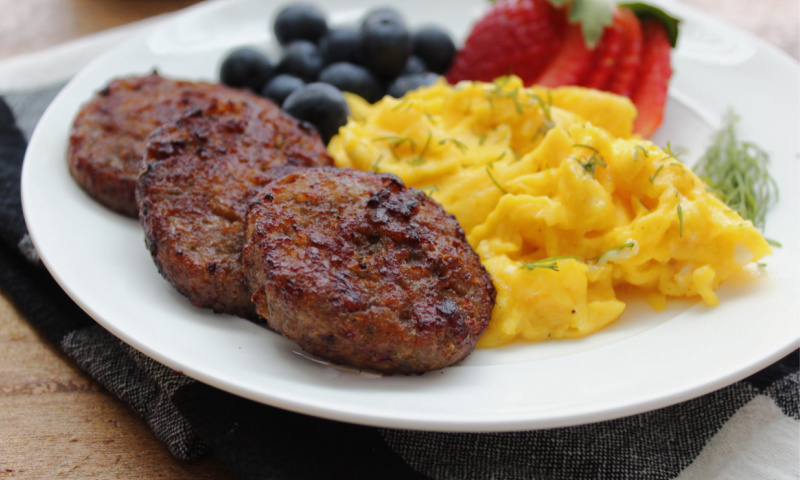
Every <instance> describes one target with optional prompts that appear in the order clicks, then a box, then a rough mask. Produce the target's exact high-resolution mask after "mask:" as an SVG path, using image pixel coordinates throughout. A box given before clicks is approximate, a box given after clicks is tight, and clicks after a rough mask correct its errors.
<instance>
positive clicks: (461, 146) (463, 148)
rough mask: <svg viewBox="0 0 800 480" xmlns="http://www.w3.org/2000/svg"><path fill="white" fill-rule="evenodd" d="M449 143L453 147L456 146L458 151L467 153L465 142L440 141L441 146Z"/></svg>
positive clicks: (445, 139) (452, 139)
mask: <svg viewBox="0 0 800 480" xmlns="http://www.w3.org/2000/svg"><path fill="white" fill-rule="evenodd" d="M447 142H450V143H452V144H453V145H455V146H456V148H457V149H459V150H461V153H464V152H466V151H467V146H466V145H465V144H464V142H461V141H459V140H456V139H455V138H443V139H441V140H439V145H444V144H445V143H447Z"/></svg>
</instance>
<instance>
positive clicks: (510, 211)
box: [328, 77, 771, 347]
mask: <svg viewBox="0 0 800 480" xmlns="http://www.w3.org/2000/svg"><path fill="white" fill-rule="evenodd" d="M348 102H349V104H350V107H351V112H352V116H351V119H350V120H349V121H348V123H347V125H346V126H344V127H342V128H341V129H340V131H339V134H338V135H337V136H335V137H334V138H333V139H332V140H331V142H330V144H329V146H328V149H329V151H330V153H331V154H332V155H333V157H334V159H335V161H336V164H337V165H338V166H340V167H351V168H357V169H362V170H374V171H377V172H391V173H394V174H396V175H397V176H399V177H400V178H402V179H403V180H404V181H405V182H406V184H407V185H409V186H412V187H416V188H419V189H423V190H424V191H425V192H427V193H428V194H429V195H430V196H432V197H433V198H434V199H435V200H437V201H438V202H439V203H441V204H442V206H443V207H444V208H445V210H447V211H448V212H450V213H452V214H453V215H455V217H456V218H457V219H458V221H459V222H460V224H461V226H462V227H463V228H464V231H465V233H466V235H467V240H468V241H469V243H470V244H471V245H472V247H473V248H474V249H475V250H476V251H477V253H478V254H479V255H480V258H481V261H482V263H483V265H484V266H485V268H486V269H487V271H488V272H489V274H490V275H491V276H492V280H493V282H494V285H495V287H496V289H497V303H496V305H495V308H494V311H493V314H492V319H491V322H490V324H489V327H488V328H487V330H486V332H485V333H484V335H483V336H482V337H481V339H480V342H479V343H478V346H479V347H495V346H499V345H504V344H507V343H510V342H512V341H516V340H524V341H539V340H546V339H555V338H571V337H580V336H584V335H587V334H590V333H592V332H595V331H597V330H599V329H601V328H603V327H604V326H606V325H608V324H609V323H611V322H613V321H614V320H615V319H617V318H618V317H619V316H620V314H621V313H622V311H623V310H624V308H625V304H624V303H623V302H622V301H621V300H619V299H618V298H617V290H619V288H620V287H621V286H623V285H628V286H632V287H636V288H637V289H640V290H642V291H643V292H645V294H646V297H647V298H648V301H649V303H650V304H651V305H653V306H654V307H655V308H663V307H664V306H665V305H666V299H667V297H700V298H702V299H703V300H704V301H705V302H706V303H707V304H709V305H716V304H717V303H718V301H719V300H718V298H717V296H716V294H715V293H714V290H715V289H716V288H717V287H718V286H719V285H720V283H721V282H723V281H724V280H726V279H727V278H729V277H730V276H731V275H733V274H734V273H736V272H738V271H740V270H742V268H743V267H744V266H745V265H747V264H749V263H751V262H754V261H757V260H759V259H761V258H762V257H764V256H765V255H769V254H770V253H771V248H770V246H769V245H768V244H767V242H766V241H765V239H764V238H763V237H762V235H761V233H760V232H759V231H758V230H757V229H756V228H755V227H754V226H753V224H752V223H751V222H750V221H745V220H743V219H742V218H741V217H740V216H739V215H738V214H737V213H735V212H734V211H733V210H731V209H730V208H728V207H727V206H726V205H725V204H724V203H722V202H721V201H720V200H719V199H718V198H717V197H716V196H714V195H713V194H711V193H709V192H707V190H706V186H705V185H704V184H703V182H702V181H701V180H700V179H699V178H698V177H697V176H696V175H695V174H694V173H693V172H692V171H691V169H689V168H688V167H686V166H685V165H684V164H683V163H681V161H680V160H679V159H678V158H676V157H675V156H674V155H673V154H672V153H671V152H670V151H668V150H666V151H665V150H664V149H661V148H659V147H658V146H656V145H655V144H653V143H652V142H650V141H647V140H643V139H641V138H639V137H637V136H635V135H634V134H633V133H632V129H633V120H634V118H635V116H636V109H635V108H634V106H633V104H632V103H631V102H630V101H629V100H628V99H627V98H624V97H620V96H616V95H613V94H609V93H605V92H601V91H597V90H591V89H585V88H580V87H562V88H557V89H553V90H548V89H543V88H538V87H533V88H525V87H524V86H523V85H522V82H521V81H520V80H519V79H518V78H516V77H506V78H502V79H499V80H497V81H495V82H493V83H480V82H462V83H459V84H458V85H456V86H454V87H453V86H449V85H447V84H446V83H445V82H444V81H442V82H440V83H437V84H435V85H433V86H431V87H425V88H422V89H418V90H416V91H413V92H410V93H409V94H407V95H406V96H405V97H404V98H402V99H395V98H391V97H386V98H384V99H383V100H381V101H379V102H377V103H376V104H374V105H369V104H367V103H366V102H364V101H363V100H362V99H360V98H359V97H355V96H348Z"/></svg>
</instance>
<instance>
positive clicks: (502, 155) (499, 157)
mask: <svg viewBox="0 0 800 480" xmlns="http://www.w3.org/2000/svg"><path fill="white" fill-rule="evenodd" d="M505 156H506V151H505V150H503V153H501V154H500V155H498V156H497V158H495V159H494V160H492V161H491V162H489V164H490V165H491V164H493V163H494V162H499V161H500V160H502V159H503V158H505ZM492 168H494V167H492Z"/></svg>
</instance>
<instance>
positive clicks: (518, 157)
mask: <svg viewBox="0 0 800 480" xmlns="http://www.w3.org/2000/svg"><path fill="white" fill-rule="evenodd" d="M511 153H513V154H514V161H515V162H519V159H520V158H521V157H520V156H519V153H517V151H516V150H511Z"/></svg>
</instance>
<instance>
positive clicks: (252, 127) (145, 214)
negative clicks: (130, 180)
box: [137, 100, 332, 318]
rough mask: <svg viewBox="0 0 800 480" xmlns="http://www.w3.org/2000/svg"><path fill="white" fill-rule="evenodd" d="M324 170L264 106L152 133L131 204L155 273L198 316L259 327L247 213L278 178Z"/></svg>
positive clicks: (316, 154)
mask: <svg viewBox="0 0 800 480" xmlns="http://www.w3.org/2000/svg"><path fill="white" fill-rule="evenodd" d="M331 164H332V160H331V158H330V156H329V155H328V153H327V151H326V150H325V146H324V145H323V144H322V141H321V140H320V138H319V135H318V134H317V132H316V130H314V128H313V127H312V126H310V125H306V124H301V123H299V122H298V121H297V120H295V119H293V118H291V117H289V116H287V115H285V114H283V113H282V112H281V111H280V109H279V108H278V107H277V106H275V104H273V103H272V102H269V101H267V100H263V101H262V102H259V103H251V102H232V101H227V102H223V101H218V102H213V103H212V104H210V105H209V106H207V107H206V108H204V109H201V110H196V111H194V112H192V113H189V114H186V115H184V116H182V117H180V118H178V119H177V120H174V121H172V122H169V123H167V124H166V125H164V126H162V127H161V128H159V129H157V130H156V131H155V132H153V134H152V135H151V136H150V140H149V143H148V144H147V150H146V154H145V157H144V162H143V163H142V172H141V174H140V175H139V181H138V186H137V200H138V205H139V218H140V220H141V223H142V226H143V227H144V231H145V240H146V243H147V247H148V248H149V250H150V253H151V254H152V256H153V259H154V261H155V263H156V265H157V267H158V269H159V271H160V272H161V274H162V275H163V276H164V277H165V278H166V279H167V280H168V281H169V282H170V283H172V285H174V286H175V288H176V289H177V290H178V291H180V292H181V293H183V294H184V295H186V296H187V297H188V298H189V300H190V301H191V302H192V303H193V304H194V305H196V306H200V307H206V308H211V309H213V310H214V311H216V312H219V313H231V314H234V315H239V316H242V317H248V318H256V316H255V308H254V306H253V304H252V302H251V301H250V296H251V293H252V292H251V291H250V289H249V288H248V286H247V281H246V279H245V277H244V273H243V271H242V264H241V254H242V246H243V244H244V221H245V215H246V212H247V206H248V203H249V202H250V201H251V200H252V199H253V197H254V196H255V194H256V192H257V191H258V190H259V189H260V188H261V187H263V186H264V185H266V184H267V183H269V182H270V181H271V180H272V179H273V178H274V176H275V172H276V170H280V169H281V168H290V167H304V166H319V165H331Z"/></svg>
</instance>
